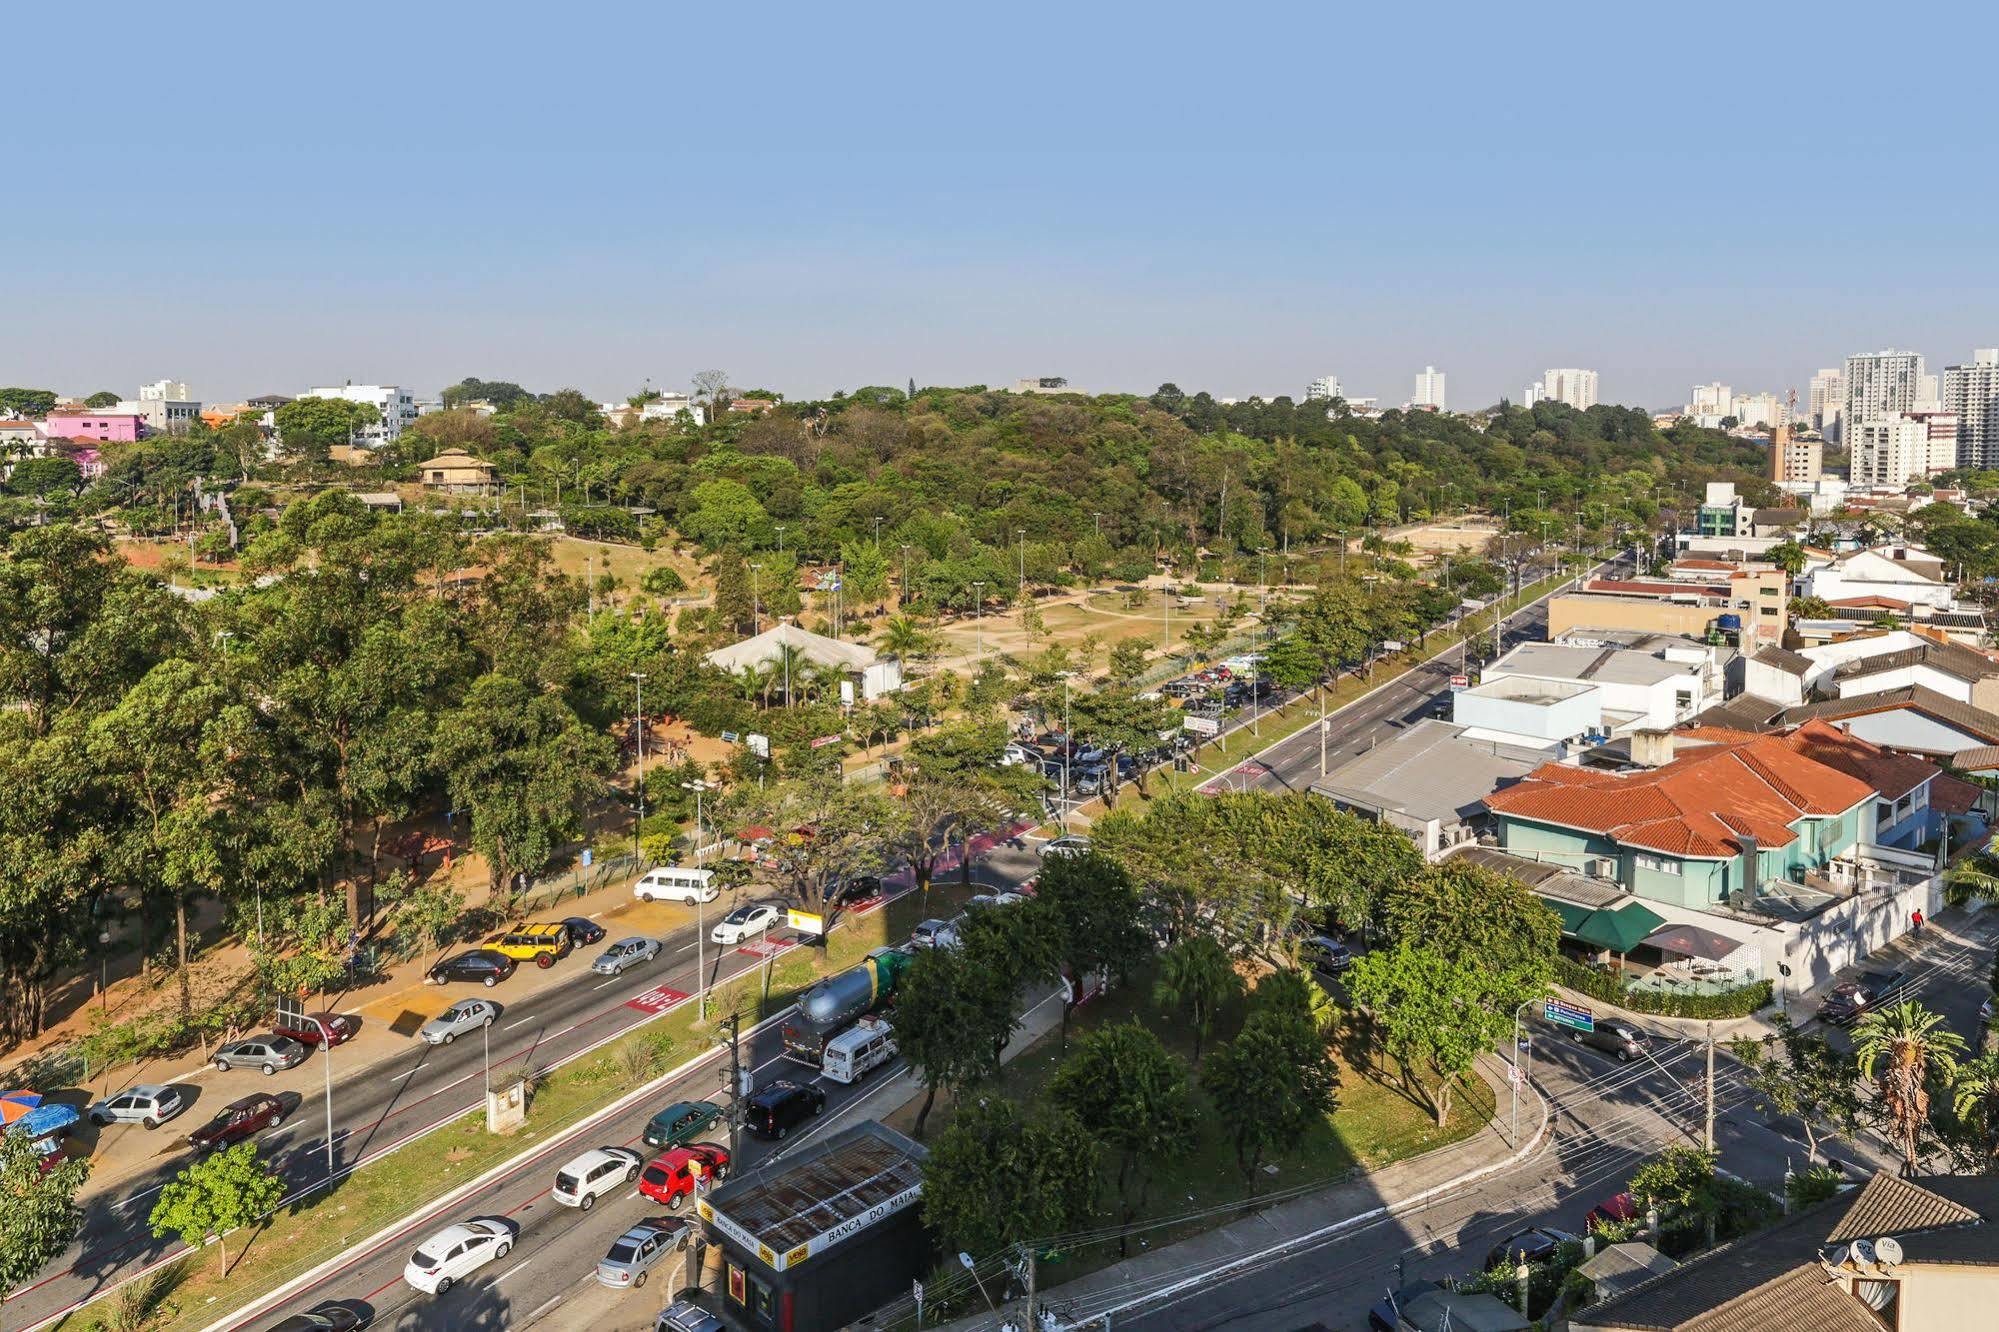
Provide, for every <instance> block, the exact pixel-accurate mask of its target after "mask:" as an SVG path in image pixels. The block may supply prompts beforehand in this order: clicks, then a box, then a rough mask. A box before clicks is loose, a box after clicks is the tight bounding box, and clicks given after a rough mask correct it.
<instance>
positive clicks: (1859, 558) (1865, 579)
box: [1799, 545, 1955, 610]
mask: <svg viewBox="0 0 1999 1332" xmlns="http://www.w3.org/2000/svg"><path fill="white" fill-rule="evenodd" d="M1799 587H1800V590H1801V591H1802V592H1803V593H1804V595H1806V596H1809V597H1817V598H1819V599H1820V600H1822V601H1825V602H1829V603H1830V604H1832V605H1834V606H1838V605H1840V604H1842V603H1844V602H1851V601H1856V600H1858V599H1861V598H1883V599H1886V600H1887V601H1890V602H1894V603H1897V604H1899V605H1902V606H1913V605H1919V604H1920V605H1927V606H1932V607H1934V608H1935V609H1937V610H1949V609H1950V606H1951V602H1952V601H1953V600H1954V599H1955V594H1954V591H1953V589H1952V587H1951V582H1950V579H1949V577H1948V576H1947V575H1946V573H1945V570H1944V562H1943V561H1942V560H1940V559H1938V558H1937V557H1936V556H1934V555H1932V554H1930V553H1929V552H1928V551H1926V550H1924V549H1923V548H1922V547H1921V546H1911V545H1885V546H1870V547H1868V548H1867V549H1865V550H1856V551H1852V552H1850V553H1848V554H1844V555H1841V556H1839V557H1837V558H1836V559H1834V560H1833V561H1832V562H1831V563H1830V564H1827V565H1825V566H1823V567H1820V568H1810V569H1807V570H1806V572H1805V573H1804V575H1803V576H1802V577H1801V578H1800V579H1799Z"/></svg>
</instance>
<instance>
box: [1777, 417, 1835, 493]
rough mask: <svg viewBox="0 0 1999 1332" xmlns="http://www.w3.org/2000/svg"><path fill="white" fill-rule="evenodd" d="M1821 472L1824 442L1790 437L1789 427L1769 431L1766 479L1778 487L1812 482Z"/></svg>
mask: <svg viewBox="0 0 1999 1332" xmlns="http://www.w3.org/2000/svg"><path fill="white" fill-rule="evenodd" d="M1824 474H1825V445H1824V443H1823V442H1822V441H1820V440H1816V439H1793V438H1792V437H1791V427H1790V426H1789V425H1780V426H1778V427H1777V428H1776V429H1774V430H1772V431H1771V432H1770V479H1771V480H1772V481H1774V482H1776V483H1777V484H1778V485H1780V486H1784V485H1792V486H1810V485H1816V484H1817V483H1818V479H1819V478H1820V477H1821V476H1823V475H1824Z"/></svg>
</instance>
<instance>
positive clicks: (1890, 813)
mask: <svg viewBox="0 0 1999 1332" xmlns="http://www.w3.org/2000/svg"><path fill="white" fill-rule="evenodd" d="M1874 822H1875V823H1876V824H1877V825H1879V826H1881V827H1883V828H1886V827H1888V826H1889V825H1891V824H1893V823H1894V822H1895V806H1894V804H1893V802H1891V801H1887V800H1877V801H1875V802H1874Z"/></svg>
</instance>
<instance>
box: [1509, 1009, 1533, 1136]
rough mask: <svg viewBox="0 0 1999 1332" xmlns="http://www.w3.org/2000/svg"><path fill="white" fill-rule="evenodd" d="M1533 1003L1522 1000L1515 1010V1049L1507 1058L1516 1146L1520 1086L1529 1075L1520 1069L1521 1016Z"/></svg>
mask: <svg viewBox="0 0 1999 1332" xmlns="http://www.w3.org/2000/svg"><path fill="white" fill-rule="evenodd" d="M1533 1002H1534V1001H1533V1000H1532V999H1522V1000H1521V1001H1520V1006H1519V1007H1518V1008H1515V1009H1514V1010H1513V1049H1512V1050H1510V1051H1508V1052H1507V1058H1506V1062H1507V1065H1508V1066H1509V1067H1510V1068H1511V1069H1512V1070H1513V1075H1512V1076H1511V1077H1509V1078H1507V1080H1506V1081H1507V1082H1508V1083H1509V1084H1511V1086H1512V1089H1513V1112H1512V1116H1511V1122H1512V1125H1513V1129H1512V1133H1513V1141H1514V1143H1515V1144H1516V1145H1517V1144H1518V1143H1519V1141H1520V1084H1521V1083H1522V1082H1524V1081H1526V1080H1527V1074H1526V1073H1525V1072H1523V1071H1522V1070H1521V1067H1520V1014H1521V1013H1522V1012H1524V1011H1526V1008H1527V1005H1529V1004H1531V1003H1533ZM1529 1049H1530V1053H1531V1049H1532V1047H1531V1046H1530V1047H1529Z"/></svg>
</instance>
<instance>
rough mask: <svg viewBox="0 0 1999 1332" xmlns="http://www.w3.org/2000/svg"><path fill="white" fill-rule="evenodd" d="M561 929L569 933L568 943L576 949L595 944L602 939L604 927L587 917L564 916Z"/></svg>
mask: <svg viewBox="0 0 1999 1332" xmlns="http://www.w3.org/2000/svg"><path fill="white" fill-rule="evenodd" d="M562 928H563V929H565V930H567V931H569V942H570V944H571V945H572V946H574V947H577V948H581V947H582V946H583V945H584V944H593V943H596V942H597V941H598V940H599V939H601V938H603V937H604V927H603V926H602V925H599V924H598V923H597V922H596V921H594V920H591V919H590V918H589V917H588V916H564V917H563V918H562Z"/></svg>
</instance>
